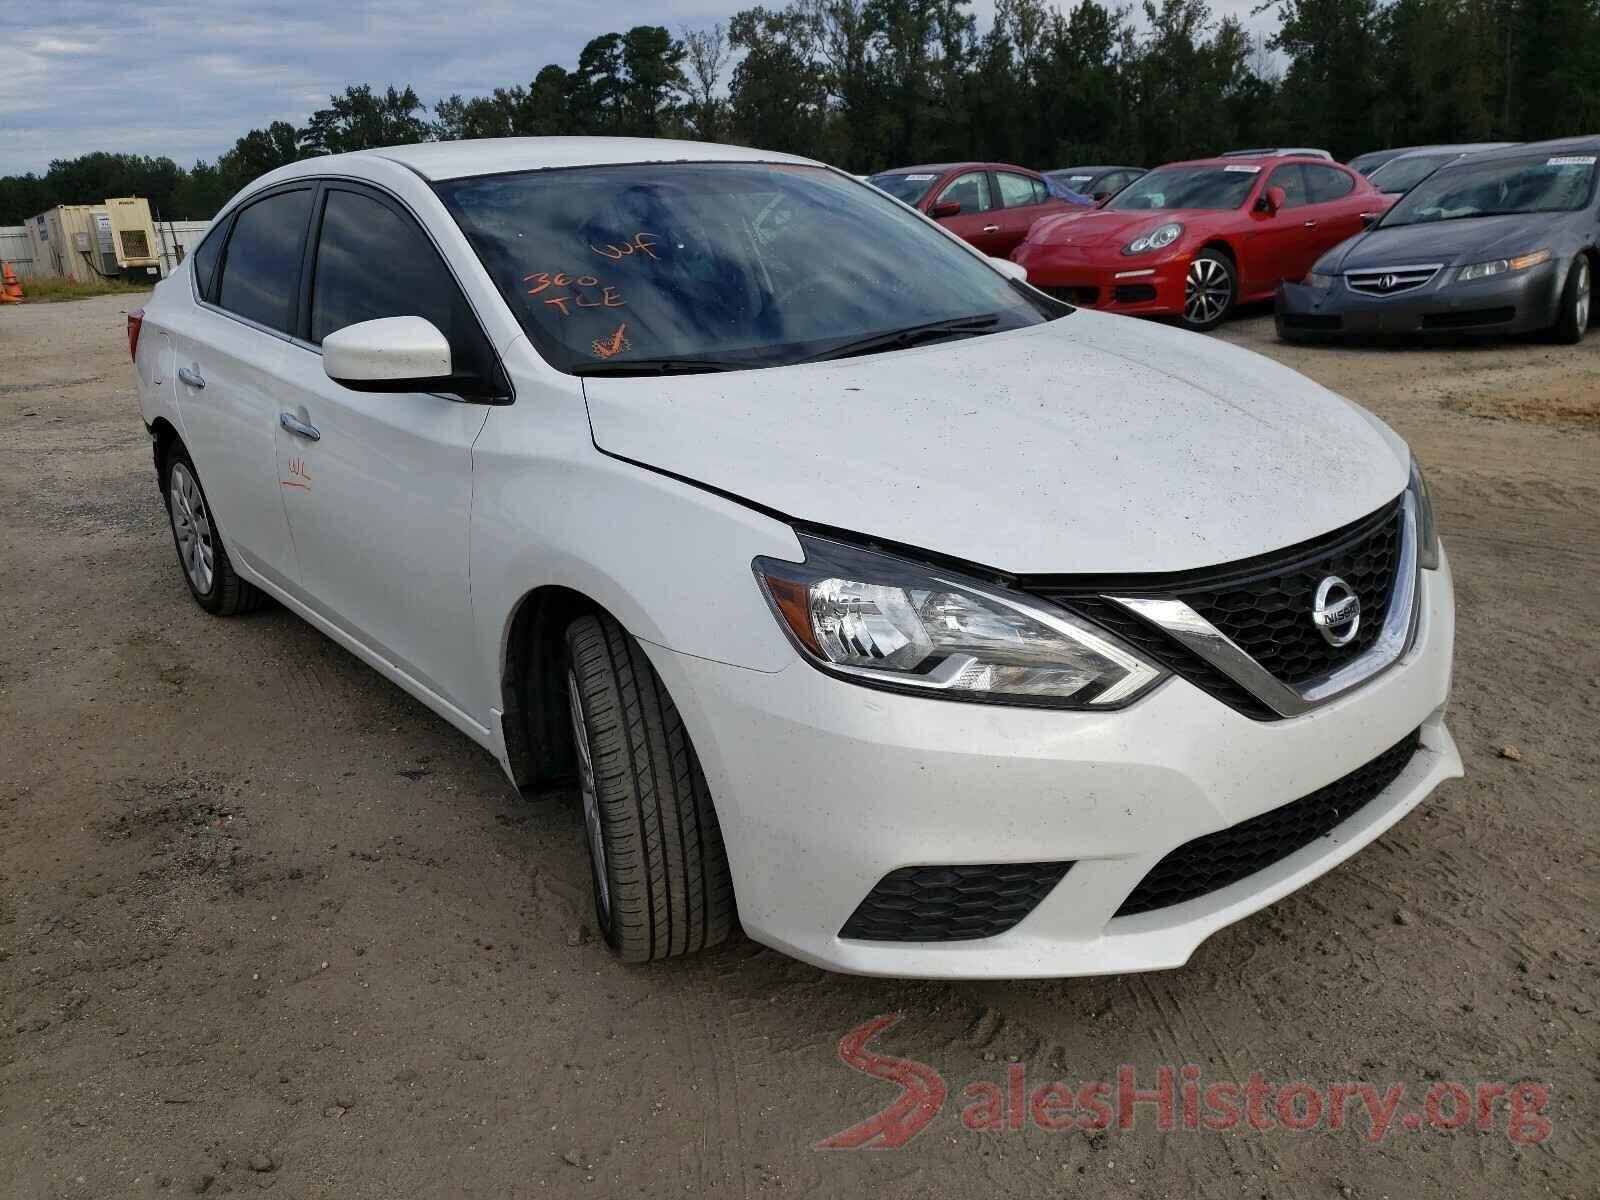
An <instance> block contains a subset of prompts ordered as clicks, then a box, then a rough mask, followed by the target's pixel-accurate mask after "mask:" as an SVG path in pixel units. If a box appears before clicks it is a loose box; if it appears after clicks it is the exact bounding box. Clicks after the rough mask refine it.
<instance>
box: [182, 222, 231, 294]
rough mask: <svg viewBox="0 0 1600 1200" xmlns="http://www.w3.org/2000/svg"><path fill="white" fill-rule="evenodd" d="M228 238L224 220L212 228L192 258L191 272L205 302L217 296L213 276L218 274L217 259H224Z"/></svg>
mask: <svg viewBox="0 0 1600 1200" xmlns="http://www.w3.org/2000/svg"><path fill="white" fill-rule="evenodd" d="M227 236H228V221H227V219H226V218H224V219H223V220H221V221H218V222H217V223H216V224H215V225H214V226H212V228H211V232H210V233H208V234H206V236H205V239H204V240H203V241H201V243H200V245H199V247H198V248H197V249H196V250H195V252H194V254H193V255H192V256H191V262H190V270H192V271H193V272H194V286H195V290H196V291H198V292H199V293H200V297H201V299H203V300H210V299H211V298H212V297H213V296H215V295H216V289H215V288H213V287H212V284H213V283H214V282H215V280H214V278H213V276H215V275H216V273H217V259H219V258H221V257H222V243H223V240H224V239H225V238H226V237H227Z"/></svg>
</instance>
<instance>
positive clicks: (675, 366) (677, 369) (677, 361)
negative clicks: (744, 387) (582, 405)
mask: <svg viewBox="0 0 1600 1200" xmlns="http://www.w3.org/2000/svg"><path fill="white" fill-rule="evenodd" d="M760 365H761V364H759V363H753V362H736V361H734V360H733V359H726V358H621V359H613V360H611V361H608V362H592V363H582V364H580V365H579V366H576V367H573V368H572V373H573V374H574V375H705V374H709V373H710V372H712V371H742V370H745V369H746V368H748V367H755V366H760Z"/></svg>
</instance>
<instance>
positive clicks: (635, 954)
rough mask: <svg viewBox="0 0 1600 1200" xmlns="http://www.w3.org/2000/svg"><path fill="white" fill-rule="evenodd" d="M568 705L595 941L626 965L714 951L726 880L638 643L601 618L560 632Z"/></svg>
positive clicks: (699, 778)
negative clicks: (597, 936)
mask: <svg viewBox="0 0 1600 1200" xmlns="http://www.w3.org/2000/svg"><path fill="white" fill-rule="evenodd" d="M567 661H568V671H567V697H568V703H569V704H570V706H571V710H572V736H573V742H574V748H575V750H576V752H577V760H578V785H579V790H580V793H581V796H582V800H583V823H584V834H585V837H586V838H587V840H588V843H589V865H590V869H591V872H592V874H593V876H594V895H595V916H596V918H597V920H598V921H599V924H600V930H601V933H602V934H603V935H604V937H605V939H606V942H607V944H609V945H610V946H611V949H612V950H613V951H614V952H615V953H616V955H617V956H618V957H619V958H621V959H623V960H624V961H626V962H647V961H649V960H651V959H658V958H672V957H675V956H677V955H680V954H688V953H692V952H694V951H696V950H702V949H705V948H706V947H708V946H714V945H716V944H718V943H719V942H722V941H723V940H725V939H726V938H727V936H728V934H729V932H730V931H731V930H732V928H733V922H734V900H733V882H732V879H731V878H730V876H729V874H728V860H727V856H726V854H725V852H724V850H723V847H722V831H721V829H720V828H719V827H718V825H717V816H716V812H715V811H714V810H713V808H712V805H711V793H710V790H709V789H708V788H707V787H706V780H705V775H704V773H703V772H702V771H701V769H700V760H699V758H697V757H696V755H695V752H694V746H693V745H692V744H691V743H690V741H689V733H688V731H687V730H686V729H685V728H684V726H683V720H682V718H681V717H680V716H679V715H678V710H677V706H676V705H674V704H673V702H672V697H671V696H669V695H667V689H666V687H665V686H663V684H662V682H661V679H660V677H659V676H658V675H657V674H656V672H655V668H654V667H652V666H651V665H650V660H649V659H648V658H646V657H645V654H644V650H643V649H642V648H641V647H640V646H639V643H638V642H636V641H634V639H633V638H631V637H629V636H628V634H627V632H626V631H625V630H624V629H623V628H622V626H620V625H618V624H617V623H616V621H614V620H612V619H611V618H610V617H608V616H604V615H597V616H586V617H580V618H579V619H578V620H576V621H574V622H573V623H572V624H571V625H570V626H568V628H567Z"/></svg>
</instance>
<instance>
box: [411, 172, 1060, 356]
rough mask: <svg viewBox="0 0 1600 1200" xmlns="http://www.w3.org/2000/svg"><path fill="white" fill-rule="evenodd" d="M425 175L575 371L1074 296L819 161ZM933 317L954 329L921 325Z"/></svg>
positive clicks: (547, 345) (1043, 307)
mask: <svg viewBox="0 0 1600 1200" xmlns="http://www.w3.org/2000/svg"><path fill="white" fill-rule="evenodd" d="M436 188H437V190H438V192H439V193H440V195H441V197H442V198H443V199H444V201H445V203H446V204H447V205H448V206H449V208H450V210H451V212H452V214H453V215H454V216H455V218H456V220H457V221H458V222H459V223H460V225H461V228H462V229H463V230H464V231H465V233H466V235H467V238H468V240H470V241H471V242H472V245H473V248H474V249H475V250H476V251H477V253H478V255H479V257H480V258H481V259H482V260H483V263H484V265H485V266H486V267H487V268H488V271H489V273H490V275H491V276H492V277H493V278H494V281H495V283H496V285H497V286H498V287H499V289H500V291H501V294H502V295H503V296H504V297H505V298H506V302H507V303H508V304H509V305H510V306H511V309H512V311H513V312H514V313H515V314H516V316H517V319H518V321H519V322H520V323H521V324H522V327H523V329H524V330H526V331H527V334H528V337H529V339H530V340H531V341H532V342H533V344H534V345H535V346H536V347H537V348H538V350H539V352H540V353H541V354H542V355H544V357H545V358H546V360H547V361H549V362H550V363H551V364H552V365H553V366H555V367H556V368H557V369H559V370H562V371H567V372H570V373H574V374H586V373H598V372H599V370H600V369H602V368H603V369H604V370H605V372H606V373H626V372H627V371H628V369H629V367H630V364H632V363H634V362H639V363H640V364H641V369H645V368H644V364H645V363H653V364H656V365H657V368H658V369H661V370H669V369H670V370H674V371H684V370H694V369H696V368H698V369H705V370H727V369H730V368H734V367H762V366H778V365H782V364H784V363H792V362H798V361H802V360H804V359H807V358H817V357H826V356H828V355H829V353H830V352H837V351H838V350H839V349H840V348H841V347H853V346H855V345H856V344H857V343H861V344H863V345H862V347H861V348H857V349H854V350H851V351H849V352H854V353H867V352H871V351H872V350H878V349H894V348H895V345H893V344H884V345H878V344H877V341H876V340H877V339H878V338H880V337H882V336H885V335H890V334H894V333H900V332H906V331H912V330H915V331H916V332H917V333H918V334H919V335H920V336H922V337H929V336H972V335H973V334H975V333H978V332H985V333H987V332H999V331H1001V330H1005V329H1015V328H1020V327H1022V326H1025V325H1034V324H1038V323H1039V322H1041V321H1045V320H1048V319H1051V318H1052V317H1054V316H1056V315H1059V314H1060V313H1061V312H1063V311H1070V310H1064V309H1062V308H1061V307H1060V306H1057V305H1053V304H1052V303H1051V302H1050V301H1048V300H1045V299H1044V298H1043V297H1037V296H1035V295H1034V294H1033V293H1032V292H1031V290H1030V289H1027V288H1025V287H1022V286H1020V285H1014V284H1013V283H1012V282H1011V281H1010V280H1009V279H1007V278H1006V277H1005V276H1004V275H1002V274H1000V273H999V272H998V271H996V270H994V269H992V268H990V267H989V266H987V265H985V263H984V262H983V260H982V259H981V258H979V257H978V256H977V255H976V254H974V253H973V252H972V251H971V250H969V249H967V248H966V247H965V246H963V245H962V244H961V243H960V242H958V241H955V240H954V239H953V238H951V237H950V236H949V235H948V234H945V233H944V232H942V231H941V230H940V229H939V228H938V227H937V226H934V225H932V224H930V223H929V222H928V221H926V220H925V219H923V218H922V217H919V216H916V215H914V214H912V213H908V212H906V211H905V209H903V208H901V207H899V206H898V205H896V204H894V203H892V202H891V201H890V200H889V199H888V198H887V197H885V196H884V195H883V194H882V193H880V192H878V191H876V190H874V189H873V188H870V187H866V186H864V185H862V184H861V183H859V182H857V181H856V180H854V179H851V178H848V177H846V176H841V175H838V174H836V173H834V172H831V171H828V170H826V169H824V168H821V167H808V166H798V165H794V166H791V165H784V164H772V163H672V164H659V163H657V164H650V165H629V166H606V167H581V168H573V169H567V170H544V171H528V172H521V173H516V174H506V175H489V176H479V177H475V178H468V179H458V180H452V181H449V182H444V183H440V184H437V185H436ZM946 322H954V323H956V324H957V325H958V326H959V328H958V329H957V330H951V331H939V330H930V329H928V328H927V327H928V326H932V325H939V324H942V323H946ZM868 343H870V345H867V344H868Z"/></svg>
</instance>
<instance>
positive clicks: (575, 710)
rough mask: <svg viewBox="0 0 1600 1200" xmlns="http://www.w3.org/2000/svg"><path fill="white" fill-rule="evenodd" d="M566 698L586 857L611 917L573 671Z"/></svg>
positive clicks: (603, 910) (596, 800) (603, 911)
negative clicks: (581, 800) (587, 852)
mask: <svg viewBox="0 0 1600 1200" xmlns="http://www.w3.org/2000/svg"><path fill="white" fill-rule="evenodd" d="M567 702H568V704H569V705H571V707H572V741H573V745H574V748H575V749H576V751H577V755H578V788H579V790H580V791H581V792H582V794H583V824H584V828H585V829H586V830H587V831H588V834H589V861H590V865H591V866H592V867H593V868H594V891H595V896H596V898H597V899H598V900H599V904H600V917H601V920H603V921H610V920H611V886H610V884H609V883H608V882H607V878H606V846H605V834H604V831H603V830H602V829H601V828H600V795H599V792H598V791H597V789H596V787H595V778H594V759H593V758H592V757H591V756H590V753H589V724H588V722H587V721H586V720H584V716H583V695H582V693H581V692H580V690H579V688H578V675H577V672H576V671H570V670H569V671H568V672H567Z"/></svg>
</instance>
